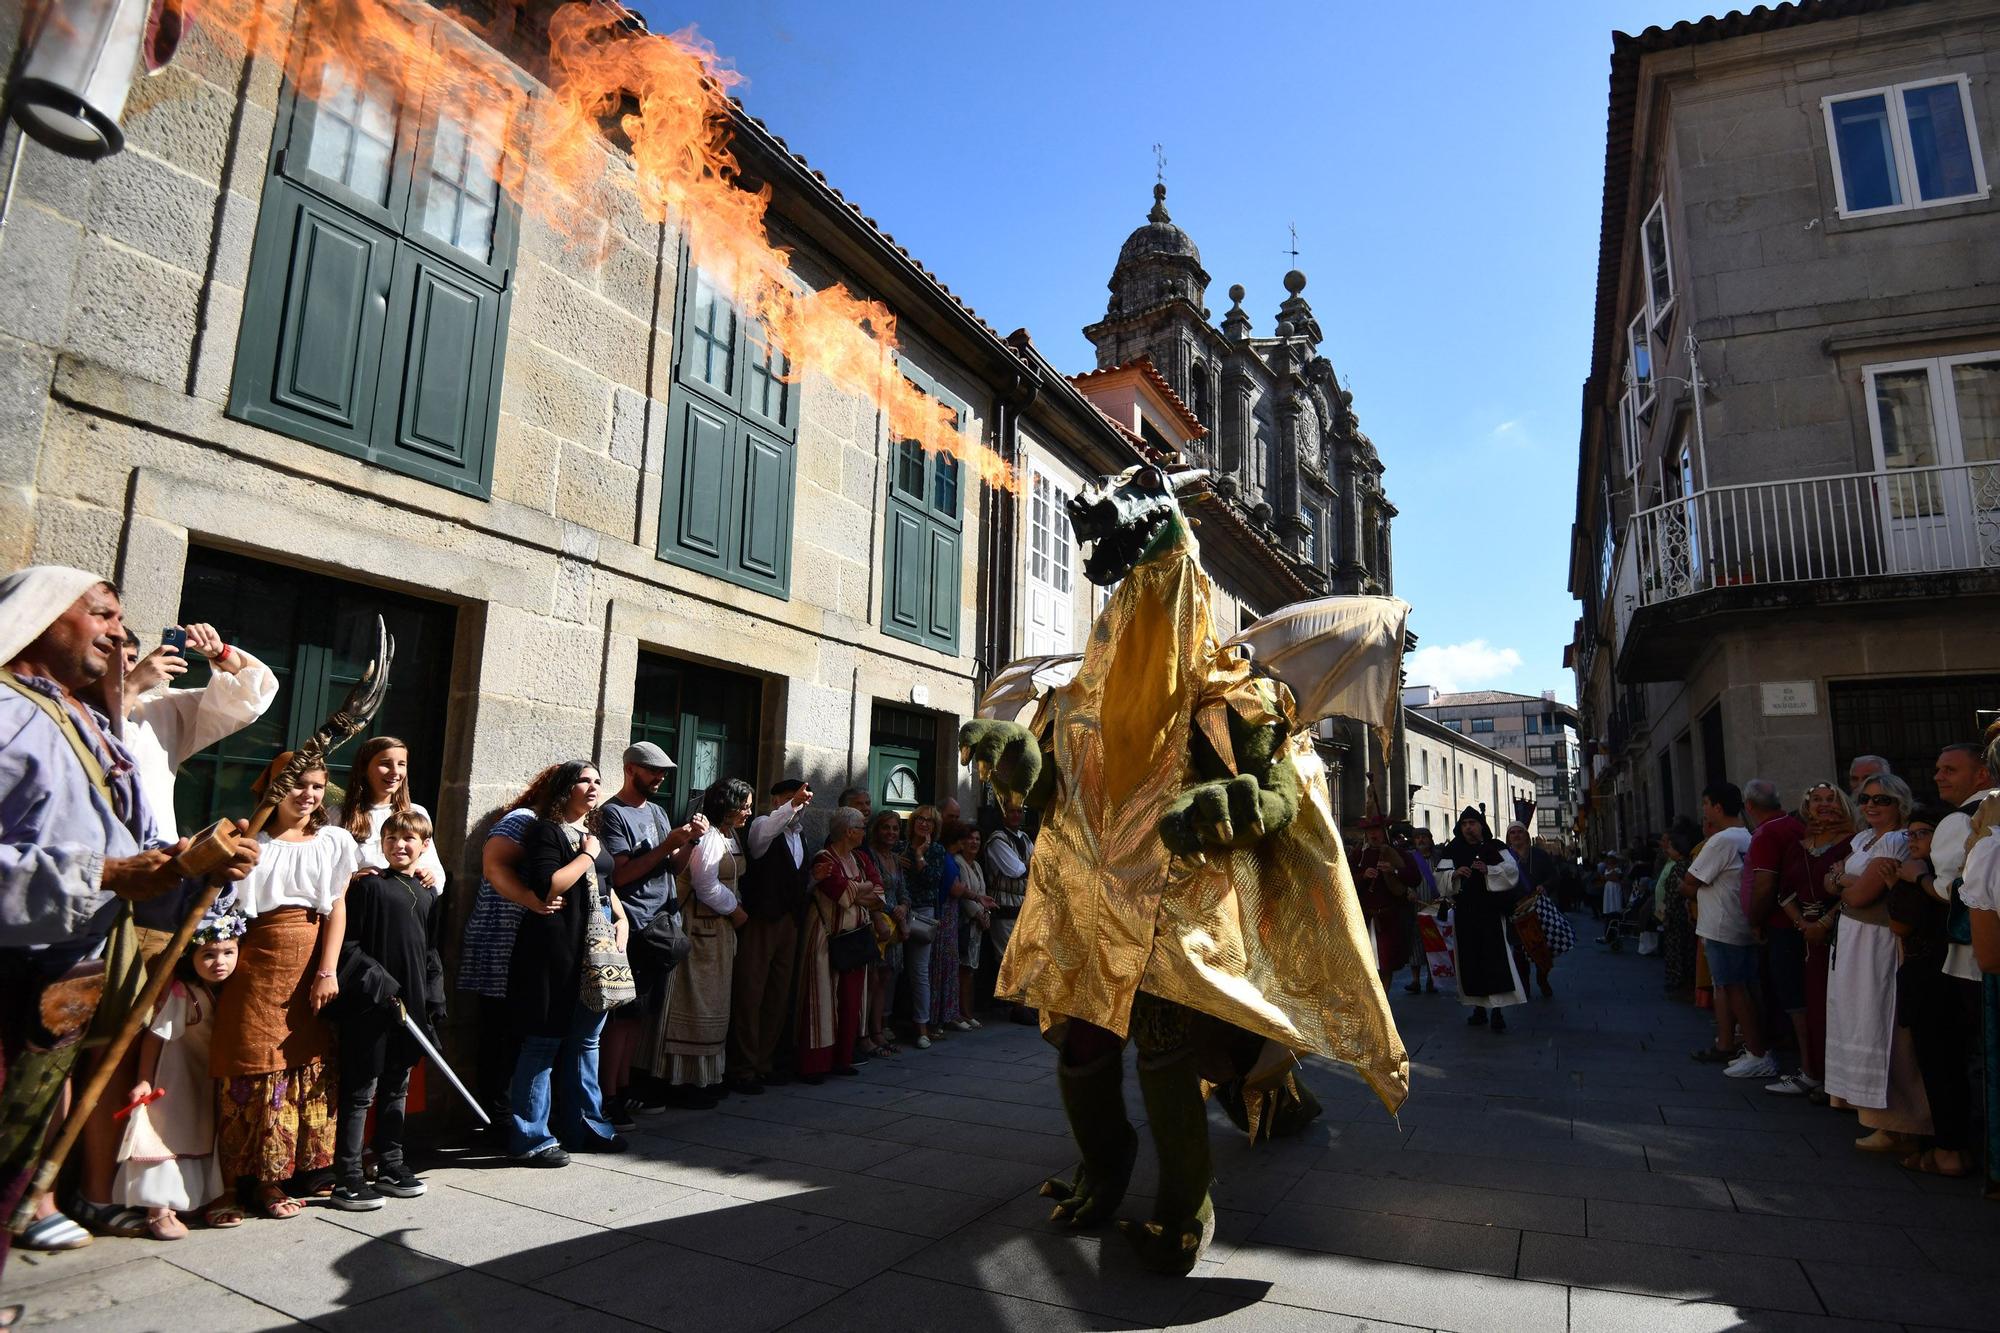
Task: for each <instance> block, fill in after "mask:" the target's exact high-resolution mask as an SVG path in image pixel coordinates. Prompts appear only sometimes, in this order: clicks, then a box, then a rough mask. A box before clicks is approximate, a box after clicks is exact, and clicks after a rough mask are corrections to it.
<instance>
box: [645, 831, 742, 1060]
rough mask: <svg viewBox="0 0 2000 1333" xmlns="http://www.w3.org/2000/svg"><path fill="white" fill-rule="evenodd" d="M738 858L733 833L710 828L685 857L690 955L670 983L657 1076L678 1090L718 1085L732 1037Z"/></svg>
mask: <svg viewBox="0 0 2000 1333" xmlns="http://www.w3.org/2000/svg"><path fill="white" fill-rule="evenodd" d="M743 862H744V857H743V853H742V852H741V851H740V850H739V849H738V847H737V842H736V839H735V837H734V836H733V835H731V834H728V833H725V832H723V831H722V830H721V829H719V828H716V827H715V826H714V825H712V824H711V825H710V826H709V829H708V832H706V833H704V834H702V835H701V841H699V842H697V843H696V844H695V846H694V851H693V853H692V854H691V855H690V856H689V857H688V867H687V878H688V889H689V892H688V893H686V894H683V895H682V896H681V901H682V902H683V903H687V904H689V906H688V909H687V916H686V921H687V933H688V945H689V948H688V956H687V958H686V959H684V960H683V961H682V962H681V965H680V966H679V967H676V968H675V969H674V970H673V973H672V975H670V976H669V977H668V978H667V990H668V994H669V995H670V997H671V998H669V999H668V1001H667V1005H666V1018H665V1021H664V1022H663V1023H662V1025H661V1028H660V1045H659V1050H658V1052H657V1053H656V1055H655V1057H654V1062H653V1068H654V1072H656V1073H660V1074H664V1075H665V1076H666V1079H667V1081H668V1082H669V1083H672V1084H674V1085H676V1086H679V1087H689V1088H707V1087H713V1086H715V1085H716V1084H719V1083H721V1082H722V1076H723V1073H724V1068H723V1066H724V1063H725V1061H724V1057H725V1054H726V1051H725V1048H724V1045H723V1043H724V1041H725V1040H726V1039H727V1038H728V1036H729V993H730V982H731V980H732V979H733V978H734V975H735V971H736V927H735V925H734V924H733V923H732V921H731V918H732V917H733V916H734V915H735V914H736V910H737V907H738V901H737V897H736V893H737V885H738V884H740V883H741V882H742V879H743Z"/></svg>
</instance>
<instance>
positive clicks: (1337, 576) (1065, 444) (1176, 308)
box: [992, 185, 1401, 818]
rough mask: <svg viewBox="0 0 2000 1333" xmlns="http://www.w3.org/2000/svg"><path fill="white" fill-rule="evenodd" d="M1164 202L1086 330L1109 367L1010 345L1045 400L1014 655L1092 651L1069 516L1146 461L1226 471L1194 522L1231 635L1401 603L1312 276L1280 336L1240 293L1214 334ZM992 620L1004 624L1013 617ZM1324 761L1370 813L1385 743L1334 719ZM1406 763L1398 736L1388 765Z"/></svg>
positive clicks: (1342, 793) (1338, 793)
mask: <svg viewBox="0 0 2000 1333" xmlns="http://www.w3.org/2000/svg"><path fill="white" fill-rule="evenodd" d="M1153 195H1154V199H1153V207H1152V211H1151V212H1150V213H1149V214H1148V216H1147V220H1146V222H1145V224H1144V225H1142V226H1140V227H1139V228H1138V229H1137V230H1135V231H1134V232H1132V234H1131V235H1130V236H1129V237H1127V238H1126V240H1125V242H1124V244H1123V245H1122V246H1121V247H1120V250H1119V254H1118V259H1117V262H1116V264H1115V265H1114V267H1113V270H1112V275H1111V280H1110V283H1109V287H1110V292H1111V299H1110V305H1109V307H1108V309H1107V310H1106V313H1105V316H1104V318H1103V319H1102V320H1100V321H1098V322H1096V323H1094V324H1092V325H1090V326H1089V327H1087V328H1086V329H1084V335H1085V336H1086V337H1087V338H1089V339H1090V340H1091V342H1092V343H1093V344H1094V345H1095V347H1096V349H1097V367H1096V369H1094V370H1091V371H1087V372H1084V373H1082V374H1078V375H1075V376H1072V377H1069V378H1068V379H1067V380H1065V379H1064V378H1063V377H1062V376H1061V375H1060V374H1059V373H1058V372H1056V371H1055V369H1054V367H1052V366H1050V365H1049V364H1048V362H1047V361H1046V360H1045V359H1044V358H1043V357H1042V356H1041V354H1040V353H1039V352H1038V351H1036V350H1035V349H1034V348H1033V346H1032V344H1030V343H1029V341H1028V339H1027V335H1026V333H1025V332H1021V333H1016V334H1015V335H1013V339H1012V341H1013V342H1014V343H1015V344H1016V346H1017V348H1018V349H1019V350H1020V351H1021V353H1022V356H1023V358H1024V360H1025V361H1026V362H1027V363H1028V366H1029V375H1030V379H1031V381H1032V382H1033V383H1034V384H1036V385H1037V386H1039V390H1038V394H1037V396H1036V397H1035V398H1034V399H1033V401H1032V403H1031V405H1030V406H1028V407H1027V408H1026V409H1024V413H1023V415H1022V416H1021V417H1020V419H1019V426H1018V435H1017V437H1016V438H1017V442H1018V446H1019V449H1020V454H1019V456H1018V457H1017V458H1016V459H1015V460H1014V461H1015V462H1016V463H1017V465H1018V466H1019V467H1020V468H1021V470H1022V476H1023V481H1024V485H1023V487H1022V493H1021V496H1020V500H1019V508H1018V511H1017V512H1016V513H1014V514H1012V515H1009V516H1008V519H1009V522H1010V526H1011V529H1012V530H1014V531H1018V532H1019V533H1021V534H1024V539H1023V540H1021V541H1020V542H1019V545H1018V549H1016V550H1014V551H1013V552H1012V553H1011V558H1006V557H1002V558H1000V559H998V560H997V561H996V563H994V565H993V566H992V568H994V569H996V570H997V569H1006V568H1010V567H1011V568H1015V569H1017V571H1018V572H1017V575H1016V577H1015V578H1014V579H1012V580H1009V581H1007V583H1008V585H1009V586H1010V587H1011V588H1014V589H1018V594H1017V595H1014V594H1009V595H1013V598H1014V608H1013V611H1012V623H1013V624H1014V625H1015V632H1016V637H1015V652H1016V654H1017V655H1026V654H1030V653H1042V652H1063V651H1069V650H1071V649H1072V648H1073V647H1075V646H1076V645H1077V644H1079V643H1080V641H1081V632H1082V627H1083V626H1084V625H1086V624H1087V623H1088V622H1089V619H1090V618H1091V616H1093V615H1094V614H1095V613H1096V610H1097V608H1098V606H1100V605H1101V604H1102V601H1103V593H1102V592H1101V590H1093V589H1090V588H1089V587H1088V586H1087V585H1086V584H1085V583H1084V582H1083V580H1082V579H1081V578H1080V577H1078V576H1077V573H1076V569H1077V566H1076V557H1075V553H1074V549H1073V546H1072V545H1071V544H1070V543H1069V541H1068V528H1067V524H1066V523H1064V522H1062V521H1061V518H1060V515H1061V501H1062V500H1065V499H1067V497H1068V496H1070V495H1073V494H1075V492H1076V488H1077V487H1078V486H1080V485H1081V484H1083V483H1084V482H1086V481H1087V480H1088V479H1089V478H1090V477H1091V476H1092V475H1094V474H1097V473H1099V472H1108V471H1116V470H1118V469H1119V468H1122V467H1127V466H1130V465H1131V464H1132V463H1133V462H1136V461H1139V460H1140V459H1142V458H1175V459H1179V460H1181V461H1184V462H1187V463H1192V464H1195V465H1198V466H1201V467H1205V468H1208V469H1210V471H1211V473H1212V476H1211V479H1210V482H1209V484H1208V485H1207V486H1206V487H1205V488H1204V490H1203V493H1202V494H1201V495H1200V497H1199V498H1196V499H1194V500H1192V501H1190V503H1189V504H1188V506H1187V508H1188V512H1189V514H1190V516H1191V517H1192V518H1193V519H1194V520H1195V522H1196V524H1197V525H1198V526H1197V536H1198V537H1199V538H1200V541H1201V550H1202V565H1203V568H1204V569H1205V570H1206V571H1207V572H1208V574H1209V577H1210V580H1211V583H1212V584H1213V586H1214V589H1215V594H1216V596H1215V604H1214V610H1215V617H1216V623H1217V627H1218V628H1219V629H1220V630H1221V632H1222V633H1224V634H1229V633H1231V632H1233V631H1235V630H1238V629H1241V628H1243V627H1244V626H1247V625H1249V624H1250V623H1251V622H1253V621H1255V620H1256V619H1258V618H1259V617H1261V616H1264V615H1268V614H1269V613H1270V612H1272V611H1274V610H1276V609H1277V608H1278V607H1280V606H1283V605H1285V604H1287V603H1290V602H1294V601H1298V600H1302V599H1305V598H1310V597H1318V596H1325V595H1327V594H1329V593H1388V592H1390V591H1391V590H1392V588H1391V574H1390V564H1389V551H1390V534H1389V525H1390V520H1391V519H1392V518H1393V516H1394V514H1395V508H1394V506H1392V505H1391V504H1390V503H1389V502H1388V499H1387V497H1386V496H1385V495H1384V494H1383V492H1382V463H1381V460H1380V458H1379V457H1378V456H1377V455H1376V452H1375V448H1374V445H1373V444H1371V443H1370V442H1369V440H1368V438H1367V436H1365V435H1363V434H1362V433H1361V432H1360V429H1359V427H1358V425H1357V424H1356V422H1355V419H1354V415H1353V409H1352V399H1351V396H1350V395H1349V394H1348V393H1347V392H1346V391H1345V390H1343V389H1342V388H1341V387H1340V385H1339V383H1338V382H1337V381H1336V379H1335V377H1334V373H1333V368H1332V365H1331V363H1330V362H1328V361H1327V359H1326V358H1325V357H1323V356H1321V355H1320V354H1319V344H1320V341H1321V339H1322V336H1323V335H1322V332H1321V330H1320V327H1319V323H1318V321H1317V320H1316V319H1315V318H1314V316H1313V313H1312V308H1311V306H1310V305H1308V304H1307V302H1306V300H1305V298H1304V296H1303V294H1302V293H1303V292H1304V289H1305V281H1306V280H1305V275H1304V274H1302V273H1298V272H1296V271H1294V272H1292V273H1288V274H1287V275H1285V287H1286V289H1287V291H1288V293H1289V295H1288V296H1287V298H1286V300H1285V301H1284V303H1283V304H1282V305H1281V307H1280V309H1279V313H1278V319H1277V323H1276V326H1275V330H1274V336H1272V337H1269V338H1253V337H1252V336H1251V333H1250V318H1249V316H1248V315H1247V314H1245V313H1244V311H1243V309H1242V306H1241V299H1242V295H1243V293H1242V289H1241V288H1237V289H1234V292H1233V295H1234V298H1235V300H1236V301H1237V302H1238V304H1237V305H1236V306H1235V307H1234V308H1233V309H1232V310H1231V311H1230V313H1229V315H1228V316H1227V317H1225V319H1224V322H1223V327H1222V329H1221V330H1217V329H1216V328H1214V327H1213V326H1211V325H1210V324H1209V323H1208V319H1209V311H1208V308H1207V305H1206V293H1207V287H1208V274H1207V273H1206V272H1204V271H1203V270H1202V267H1201V256H1200V253H1199V251H1198V250H1197V249H1196V247H1195V244H1194V241H1193V240H1192V239H1191V238H1190V237H1189V236H1188V234H1187V233H1186V232H1185V231H1183V230H1182V229H1181V228H1179V227H1178V226H1176V225H1174V223H1173V220H1172V219H1171V218H1170V217H1169V216H1168V214H1167V208H1166V187H1165V186H1164V185H1159V186H1155V187H1154V191H1153ZM1080 409H1081V410H1080ZM1003 540H1004V539H1003ZM995 615H997V616H999V617H1000V619H999V620H998V621H997V622H996V623H1007V619H1006V613H1004V612H1002V611H1000V610H998V609H997V608H996V611H995ZM1320 746H1321V750H1322V752H1323V753H1324V755H1325V757H1326V759H1327V761H1328V765H1329V772H1330V775H1331V776H1332V777H1333V779H1334V792H1335V800H1336V802H1337V804H1338V806H1339V808H1340V812H1341V813H1342V814H1343V815H1344V816H1345V817H1347V818H1352V817H1354V816H1357V815H1359V814H1360V812H1361V810H1362V808H1363V803H1364V796H1363V793H1364V790H1365V784H1366V782H1367V781H1368V777H1369V773H1370V771H1371V769H1377V770H1379V769H1380V764H1379V762H1378V761H1377V760H1375V759H1373V758H1371V757H1369V754H1368V751H1369V749H1370V748H1371V746H1372V742H1369V741H1368V740H1367V736H1366V733H1365V731H1364V729H1362V728H1360V727H1358V726H1353V725H1350V724H1346V723H1341V722H1333V721H1329V722H1326V723H1323V724H1322V726H1321V728H1320ZM1400 752H1401V744H1400V738H1399V740H1398V742H1397V744H1396V745H1395V746H1394V747H1393V751H1392V760H1391V764H1392V767H1393V766H1395V765H1396V763H1397V762H1398V757H1399V756H1400ZM1399 789H1400V788H1399V786H1398V785H1397V784H1395V783H1393V782H1391V783H1387V784H1385V787H1384V790H1385V791H1391V792H1393V791H1395V790H1399ZM1385 799H1387V798H1385Z"/></svg>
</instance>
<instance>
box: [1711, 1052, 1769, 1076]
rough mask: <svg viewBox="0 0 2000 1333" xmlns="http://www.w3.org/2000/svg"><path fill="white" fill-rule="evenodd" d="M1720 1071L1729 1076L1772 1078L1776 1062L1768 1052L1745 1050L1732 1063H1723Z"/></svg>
mask: <svg viewBox="0 0 2000 1333" xmlns="http://www.w3.org/2000/svg"><path fill="white" fill-rule="evenodd" d="M1722 1072H1723V1073H1724V1074H1727V1075H1728V1076H1729V1077H1730V1078H1774V1077H1776V1076H1777V1073H1778V1062H1777V1061H1776V1060H1773V1059H1772V1058H1771V1057H1770V1056H1769V1055H1768V1054H1766V1055H1751V1054H1750V1053H1749V1052H1747V1051H1746V1052H1744V1053H1743V1054H1742V1055H1741V1056H1739V1057H1737V1059H1736V1060H1735V1061H1734V1062H1733V1063H1731V1064H1727V1065H1724V1066H1723V1067H1722Z"/></svg>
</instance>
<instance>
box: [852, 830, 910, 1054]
mask: <svg viewBox="0 0 2000 1333" xmlns="http://www.w3.org/2000/svg"><path fill="white" fill-rule="evenodd" d="M902 840H903V817H902V816H901V815H899V814H897V813H896V812H895V811H894V810H880V811H877V812H876V813H875V815H874V817H873V818H871V819H870V820H869V821H868V838H867V841H866V842H864V843H863V844H862V847H861V853H860V854H861V856H862V857H863V858H865V859H866V860H867V862H868V864H869V865H871V866H873V867H874V868H875V880H876V882H877V883H878V884H880V885H881V886H882V906H881V907H880V908H879V909H877V910H876V912H875V914H874V915H875V920H876V951H877V953H878V954H879V955H880V959H881V961H879V962H877V963H876V964H875V965H874V966H872V967H870V968H869V969H868V1011H867V1013H866V1014H865V1015H864V1016H863V1019H862V1032H863V1033H864V1034H865V1036H866V1044H867V1049H868V1053H869V1054H870V1055H901V1054H902V1053H903V1048H902V1047H900V1046H898V1045H896V1042H895V1039H894V1037H893V1036H891V1034H890V1032H889V1020H890V1018H891V1013H890V1011H891V1010H892V1009H894V1008H895V1006H896V974H897V973H898V972H900V971H901V970H902V968H903V937H904V934H905V932H906V930H907V928H908V923H909V919H910V893H909V890H908V889H906V888H905V887H904V886H903V863H902V861H901V860H900V859H899V858H898V857H897V855H896V848H897V845H898V844H899V843H901V842H902Z"/></svg>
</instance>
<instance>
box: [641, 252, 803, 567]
mask: <svg viewBox="0 0 2000 1333" xmlns="http://www.w3.org/2000/svg"><path fill="white" fill-rule="evenodd" d="M674 303H675V311H674V377H673V386H672V388H671V389H670V390H669V393H668V401H667V454H666V463H665V476H664V477H663V478H662V486H661V495H660V538H659V556H660V559H662V560H665V561H667V562H668V563H669V564H675V565H679V566H681V567H682V568H684V569H692V570H697V571H699V572H701V573H703V574H711V575H714V576H715V577H716V578H719V579H725V580H727V581H728V582H730V583H734V584H737V585H738V586H740V587H744V588H749V589H751V590H753V591H755V592H761V593H766V594H768V595H770V596H772V597H776V598H778V599H780V600H789V599H790V598H791V595H792V511H793V505H794V503H795V501H796V497H797V491H798V457H797V455H798V435H799V384H798V381H797V379H796V377H795V376H794V375H793V374H792V364H791V360H790V358H789V357H787V356H786V355H785V353H784V351H783V350H782V349H781V348H779V347H777V346H776V345H775V343H774V342H773V341H772V340H771V338H770V337H769V335H768V334H767V332H766V331H765V330H764V329H763V328H762V327H761V326H760V325H758V324H757V322H756V321H754V320H752V319H749V318H747V317H746V316H745V315H744V314H743V312H742V311H741V310H739V309H738V308H737V306H736V304H735V303H734V302H733V301H731V300H730V299H729V297H728V295H727V294H726V293H724V292H723V291H721V290H720V289H719V288H717V287H716V286H715V285H714V284H713V283H711V282H710V281H709V280H708V279H707V277H706V276H705V275H704V274H703V273H702V271H701V269H700V268H698V267H697V266H695V265H694V263H693V262H692V261H691V259H690V257H689V254H688V247H687V246H686V245H685V244H683V245H682V246H681V252H680V260H679V280H678V282H677V284H676V291H675V296H674Z"/></svg>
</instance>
